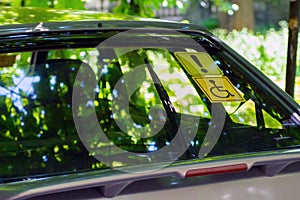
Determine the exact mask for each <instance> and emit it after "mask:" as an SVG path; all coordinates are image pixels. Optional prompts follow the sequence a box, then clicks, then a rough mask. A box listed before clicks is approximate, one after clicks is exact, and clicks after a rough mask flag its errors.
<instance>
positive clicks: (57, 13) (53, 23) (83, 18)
mask: <svg viewBox="0 0 300 200" xmlns="http://www.w3.org/2000/svg"><path fill="white" fill-rule="evenodd" d="M99 28H102V29H120V28H122V29H124V28H168V29H176V30H198V31H202V32H206V33H208V31H207V29H206V28H204V27H202V26H199V25H195V24H188V23H179V22H173V21H167V20H160V19H153V18H152V19H149V18H141V17H136V16H129V15H123V14H115V13H103V12H96V11H86V10H56V9H47V8H30V7H21V8H14V7H2V11H1V13H0V35H9V34H16V33H22V32H33V31H64V30H83V29H99Z"/></svg>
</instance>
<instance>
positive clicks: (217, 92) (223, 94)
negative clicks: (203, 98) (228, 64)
mask: <svg viewBox="0 0 300 200" xmlns="http://www.w3.org/2000/svg"><path fill="white" fill-rule="evenodd" d="M209 82H211V83H212V84H213V87H211V88H210V89H209V91H210V93H211V94H212V95H214V96H216V97H218V98H220V99H227V98H229V97H233V96H234V94H231V93H230V92H229V91H228V90H226V89H223V86H217V84H216V82H215V81H214V80H209Z"/></svg>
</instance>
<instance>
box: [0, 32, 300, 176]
mask: <svg viewBox="0 0 300 200" xmlns="http://www.w3.org/2000/svg"><path fill="white" fill-rule="evenodd" d="M129 33H130V32H129ZM57 37H58V36H57ZM73 39H74V38H73ZM88 39H90V38H88ZM102 39H103V38H102ZM72 41H73V42H72V44H71V42H70V43H67V42H65V43H64V45H65V46H63V45H58V46H59V47H58V48H55V47H53V46H52V47H51V48H45V47H44V46H38V45H37V46H35V47H34V50H31V51H22V52H10V53H5V54H4V53H3V54H1V55H0V60H1V66H0V153H1V154H0V157H1V162H0V178H1V179H2V180H3V181H5V180H10V179H15V178H22V177H35V176H48V175H51V174H65V173H71V172H76V171H83V170H95V169H104V168H108V167H113V168H115V167H122V166H128V165H139V164H145V163H157V162H164V161H167V162H169V161H175V160H198V161H199V160H201V159H205V158H211V159H212V160H213V158H217V157H218V156H226V155H232V157H234V156H235V155H237V154H247V153H255V152H266V151H273V150H280V149H289V148H297V147H298V145H299V144H300V141H299V139H300V137H299V133H300V130H299V126H298V127H297V126H296V124H295V122H293V121H292V120H291V116H292V114H293V113H291V111H289V110H287V109H286V108H284V107H283V106H281V105H280V99H276V98H275V97H273V96H270V95H271V94H272V93H270V92H269V90H271V89H270V88H267V86H265V85H264V84H262V83H261V82H259V80H258V79H256V77H255V75H253V74H251V73H250V72H247V71H246V70H245V69H244V68H243V66H241V65H240V64H239V63H238V62H237V61H235V60H233V59H232V58H230V57H229V56H228V55H227V54H226V52H224V50H222V49H220V48H219V47H217V46H216V45H214V43H213V42H211V41H210V40H209V39H207V38H206V37H204V36H201V35H196V36H194V35H185V34H174V33H173V32H171V33H170V32H167V33H165V32H161V31H158V32H155V33H153V32H149V31H148V32H147V33H143V32H142V33H141V31H138V32H134V34H127V35H126V37H125V36H124V35H121V36H118V37H117V38H115V37H114V38H112V39H111V40H105V41H103V42H102V43H100V44H99V45H98V46H96V47H95V45H91V46H88V45H87V42H86V40H85V39H82V38H81V40H78V43H76V42H74V41H75V40H72ZM153 41H154V42H153ZM44 42H45V41H44ZM48 42H49V43H51V42H50V41H48ZM83 43H84V46H82V44H83ZM91 43H93V42H91ZM32 46H34V45H32ZM70 46H72V47H70ZM6 51H7V50H6Z"/></svg>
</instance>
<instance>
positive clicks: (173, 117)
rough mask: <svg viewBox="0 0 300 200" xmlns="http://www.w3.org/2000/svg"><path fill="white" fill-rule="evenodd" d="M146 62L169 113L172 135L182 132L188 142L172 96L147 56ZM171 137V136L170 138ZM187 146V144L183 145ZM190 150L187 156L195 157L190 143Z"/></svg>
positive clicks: (184, 140)
mask: <svg viewBox="0 0 300 200" xmlns="http://www.w3.org/2000/svg"><path fill="white" fill-rule="evenodd" d="M144 62H145V64H146V66H147V69H148V71H149V73H150V76H151V78H152V80H153V82H154V86H155V89H156V91H157V93H158V96H159V98H160V100H161V102H162V104H163V106H164V109H165V111H166V113H167V117H168V119H169V120H170V123H171V129H172V134H173V135H172V136H173V137H175V135H176V133H177V132H178V134H180V135H181V136H182V137H183V138H182V139H183V142H184V143H186V142H188V139H187V138H186V137H185V135H184V133H182V130H181V128H180V127H179V124H180V120H179V119H178V116H177V113H176V110H175V108H174V106H173V104H172V102H171V100H170V97H169V95H168V93H167V91H166V90H165V88H164V86H163V85H162V83H161V81H160V80H159V78H158V76H157V74H156V73H155V71H154V70H153V68H152V66H151V65H150V63H149V61H148V59H147V58H145V59H144ZM170 139H171V138H170ZM183 146H185V145H183ZM188 150H189V151H186V152H185V154H184V155H185V156H186V157H187V158H194V157H195V153H194V152H193V150H192V147H191V146H190V145H189V149H188Z"/></svg>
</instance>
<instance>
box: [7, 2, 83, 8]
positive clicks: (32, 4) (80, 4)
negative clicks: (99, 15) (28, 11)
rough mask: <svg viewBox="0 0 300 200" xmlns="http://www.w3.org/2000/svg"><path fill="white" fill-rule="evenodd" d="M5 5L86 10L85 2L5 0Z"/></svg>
mask: <svg viewBox="0 0 300 200" xmlns="http://www.w3.org/2000/svg"><path fill="white" fill-rule="evenodd" d="M4 3H5V4H8V5H11V6H14V7H21V6H26V7H41V8H61V9H66V8H71V9H84V3H85V2H84V0H72V1H70V0H58V1H55V0H5V1H4Z"/></svg>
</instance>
